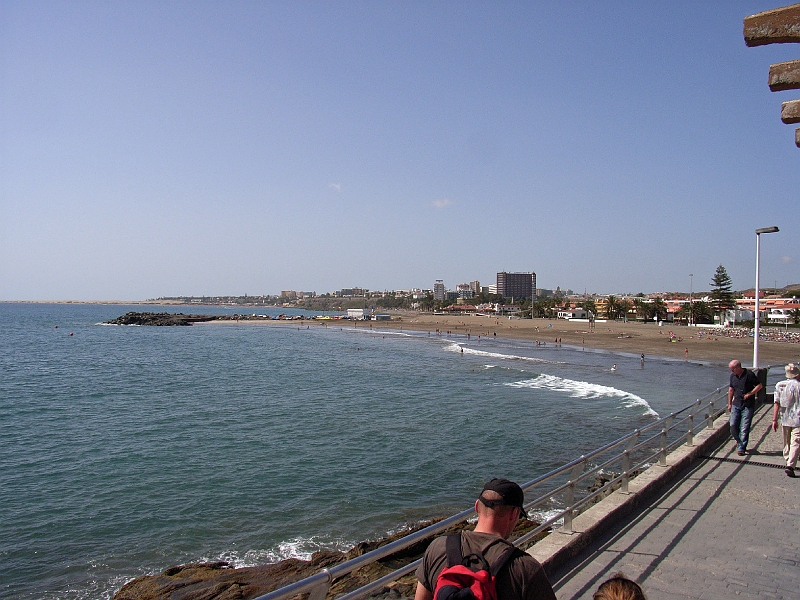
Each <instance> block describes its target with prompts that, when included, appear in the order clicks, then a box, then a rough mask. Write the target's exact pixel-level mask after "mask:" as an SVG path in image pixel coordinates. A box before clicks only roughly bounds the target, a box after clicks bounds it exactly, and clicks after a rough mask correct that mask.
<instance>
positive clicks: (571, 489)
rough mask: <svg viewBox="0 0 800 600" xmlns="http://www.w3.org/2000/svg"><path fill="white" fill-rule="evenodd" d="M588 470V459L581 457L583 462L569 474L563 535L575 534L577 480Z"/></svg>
mask: <svg viewBox="0 0 800 600" xmlns="http://www.w3.org/2000/svg"><path fill="white" fill-rule="evenodd" d="M585 468H586V458H585V457H584V456H581V461H580V462H579V463H578V464H577V465H575V466H574V467H572V471H570V474H569V481H568V482H567V485H568V487H567V490H566V492H565V495H564V500H565V501H566V504H567V510H566V512H565V513H564V526H563V527H562V528H561V532H562V533H569V534H572V533H574V532H573V531H572V517H573V516H574V515H573V508H572V505H573V504H575V480H576V479H578V477H580V476H581V473H583V470H584V469H585Z"/></svg>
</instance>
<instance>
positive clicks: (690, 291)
mask: <svg viewBox="0 0 800 600" xmlns="http://www.w3.org/2000/svg"><path fill="white" fill-rule="evenodd" d="M692 277H694V273H689V325H690V326H691V324H692V316H693V315H692Z"/></svg>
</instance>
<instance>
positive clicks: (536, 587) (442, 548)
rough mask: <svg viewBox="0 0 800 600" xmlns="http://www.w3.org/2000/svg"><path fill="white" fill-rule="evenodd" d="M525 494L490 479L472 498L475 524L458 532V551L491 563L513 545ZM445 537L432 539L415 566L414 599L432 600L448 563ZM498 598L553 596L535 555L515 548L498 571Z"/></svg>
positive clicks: (533, 599)
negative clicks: (513, 532)
mask: <svg viewBox="0 0 800 600" xmlns="http://www.w3.org/2000/svg"><path fill="white" fill-rule="evenodd" d="M523 502H524V494H523V492H522V488H520V487H519V486H518V485H517V484H516V483H514V482H513V481H509V480H508V479H492V480H491V481H489V482H488V483H487V484H486V485H485V486H484V487H483V491H482V492H481V495H480V497H479V498H478V499H477V500H476V501H475V512H476V513H478V524H477V525H476V526H475V529H474V531H462V532H461V555H462V556H469V555H471V554H479V555H482V556H483V557H484V558H485V559H486V561H487V562H488V563H489V564H490V565H491V564H494V562H495V561H496V560H497V559H498V558H499V557H500V556H501V555H502V554H503V552H504V551H506V550H508V548H509V547H510V546H511V545H512V544H511V543H510V542H509V541H507V538H508V536H510V535H511V532H512V531H513V530H514V527H515V526H516V524H517V521H518V520H519V518H520V517H521V516H527V515H525V509H524V508H523ZM447 566H448V564H447V549H446V537H444V536H443V537H439V538H436V539H435V540H433V542H431V544H430V546H428V549H427V550H426V551H425V556H424V557H423V559H422V563H421V564H420V566H419V568H418V569H417V593H416V596H415V600H432V599H433V590H435V589H436V581H437V580H438V579H439V574H440V573H441V572H442V570H443V569H444V568H445V567H447ZM496 589H497V598H498V600H555V597H556V596H555V594H554V593H553V587H552V586H551V585H550V581H549V580H548V579H547V575H546V574H545V572H544V569H543V568H542V565H541V564H539V561H537V560H536V559H535V558H533V557H532V556H531V555H530V554H527V553H526V552H523V551H522V550H517V551H516V552H514V553H513V554H512V556H511V558H510V559H509V560H508V561H507V562H506V563H505V565H504V567H503V568H502V569H501V570H500V572H499V573H498V574H497V579H496Z"/></svg>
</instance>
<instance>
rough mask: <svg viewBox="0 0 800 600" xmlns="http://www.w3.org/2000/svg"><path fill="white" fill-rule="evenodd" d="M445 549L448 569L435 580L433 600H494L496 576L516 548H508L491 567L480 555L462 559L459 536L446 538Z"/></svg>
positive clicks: (456, 534)
mask: <svg viewBox="0 0 800 600" xmlns="http://www.w3.org/2000/svg"><path fill="white" fill-rule="evenodd" d="M445 546H446V548H447V566H446V567H445V568H444V569H442V572H441V573H440V574H439V578H438V579H437V580H436V589H435V590H434V591H433V600H473V599H475V600H497V590H496V589H495V579H496V578H497V574H498V573H499V572H500V569H502V568H503V567H504V566H505V564H506V563H507V562H508V559H509V558H511V556H512V555H513V554H514V553H515V552H517V551H518V549H517V548H516V547H514V546H511V545H509V547H508V549H507V550H505V551H503V553H502V554H501V555H500V556H499V557H498V558H497V560H496V561H495V562H494V564H492V565H489V563H488V562H487V561H486V559H485V558H484V557H483V555H482V554H469V555H468V556H465V557H462V556H461V534H460V533H453V534H450V535H448V536H447V539H446V542H445Z"/></svg>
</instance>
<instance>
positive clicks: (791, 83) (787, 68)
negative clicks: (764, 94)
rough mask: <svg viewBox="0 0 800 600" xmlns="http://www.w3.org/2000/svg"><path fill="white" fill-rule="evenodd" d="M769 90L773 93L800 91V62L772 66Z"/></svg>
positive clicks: (794, 61)
mask: <svg viewBox="0 0 800 600" xmlns="http://www.w3.org/2000/svg"><path fill="white" fill-rule="evenodd" d="M769 89H770V91H772V92H783V91H785V90H800V60H790V61H789V62H782V63H776V64H774V65H770V67H769Z"/></svg>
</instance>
